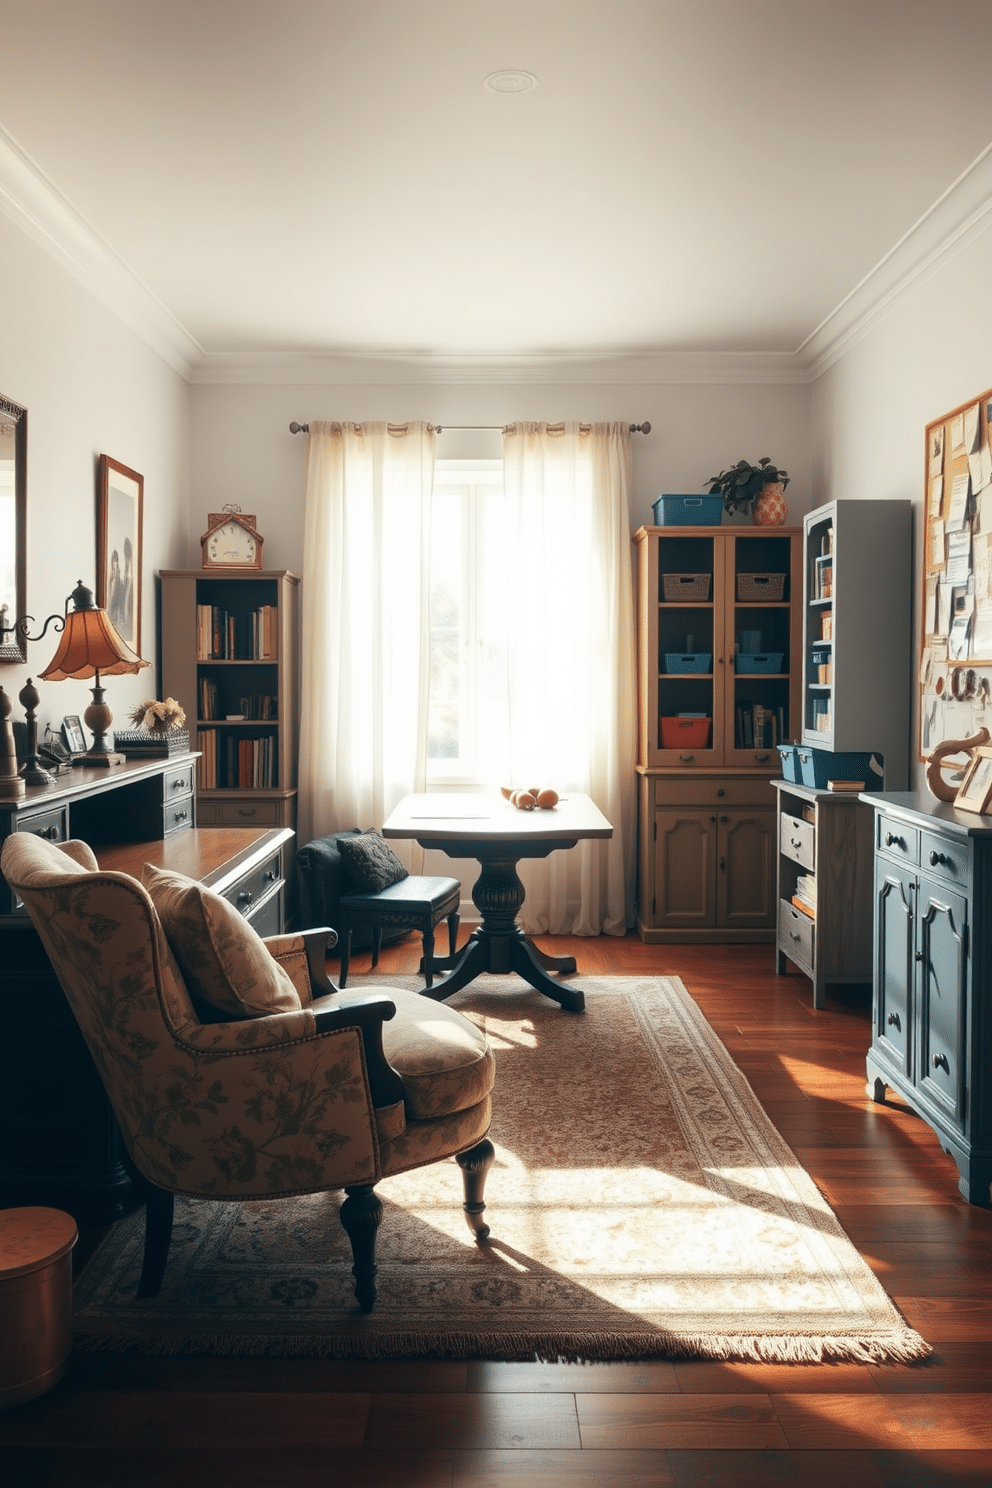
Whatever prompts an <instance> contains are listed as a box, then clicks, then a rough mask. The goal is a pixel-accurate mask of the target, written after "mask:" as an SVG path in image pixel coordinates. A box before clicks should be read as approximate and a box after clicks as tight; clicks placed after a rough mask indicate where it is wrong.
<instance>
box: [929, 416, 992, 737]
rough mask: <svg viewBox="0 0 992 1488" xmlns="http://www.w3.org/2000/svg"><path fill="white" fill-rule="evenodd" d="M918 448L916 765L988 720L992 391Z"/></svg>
mask: <svg viewBox="0 0 992 1488" xmlns="http://www.w3.org/2000/svg"><path fill="white" fill-rule="evenodd" d="M925 439H926V443H925V449H926V475H925V482H924V533H923V543H922V558H923V574H922V584H921V594H922V606H923V616H922V619H923V643H922V646H921V651H920V667H919V687H920V712H919V719H920V737H919V746H920V750H921V756H920V757H921V758H926V757H927V755H928V754H930V753H931V752H932V750H933V749H935V748H936V747H937V745H938V744H940V743H942V742H943V741H944V740H945V739H956V738H967V737H970V735H971V734H972V733H975V732H977V729H978V727H980V726H981V725H982V722H983V721H985V719H986V717H987V718H988V719H989V720H992V389H989V390H988V391H986V392H984V393H982V394H980V395H979V396H978V397H977V398H975V399H973V400H972V401H971V402H970V403H968V404H965V405H962V406H961V407H960V408H956V409H952V410H951V412H950V413H947V414H944V415H943V416H942V417H941V418H939V419H934V420H933V421H932V422H931V423H929V424H928V425H927V428H926V435H925ZM989 726H990V727H992V722H990V724H989Z"/></svg>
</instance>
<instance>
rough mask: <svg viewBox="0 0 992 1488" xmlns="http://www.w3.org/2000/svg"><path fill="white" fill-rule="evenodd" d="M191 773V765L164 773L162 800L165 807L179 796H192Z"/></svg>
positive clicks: (181, 766)
mask: <svg viewBox="0 0 992 1488" xmlns="http://www.w3.org/2000/svg"><path fill="white" fill-rule="evenodd" d="M193 773H194V772H193V766H192V765H179V766H177V768H176V769H175V770H168V771H167V772H166V774H165V777H164V779H163V781H162V800H163V801H164V802H165V804H166V806H168V804H169V802H170V801H175V800H178V799H179V797H180V796H191V795H192V794H193Z"/></svg>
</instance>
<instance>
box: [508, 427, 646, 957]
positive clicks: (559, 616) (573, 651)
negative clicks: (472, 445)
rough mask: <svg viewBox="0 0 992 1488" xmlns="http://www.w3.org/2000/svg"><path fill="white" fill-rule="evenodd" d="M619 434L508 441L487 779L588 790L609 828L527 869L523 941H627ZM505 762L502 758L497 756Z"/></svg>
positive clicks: (626, 554) (622, 458)
mask: <svg viewBox="0 0 992 1488" xmlns="http://www.w3.org/2000/svg"><path fill="white" fill-rule="evenodd" d="M630 467H631V462H630V431H629V427H628V426H627V425H626V424H613V423H610V424H606V423H604V424H592V425H579V424H574V423H569V424H558V425H548V424H516V425H512V426H510V427H509V428H508V429H507V430H506V431H505V433H504V440H503V474H504V483H505V496H504V501H503V502H502V503H501V505H502V511H503V523H504V531H503V541H502V542H501V543H500V544H499V547H500V548H501V549H502V551H503V552H504V553H505V554H506V555H507V561H506V562H505V563H502V564H500V565H499V568H500V572H499V573H494V572H488V573H487V578H486V582H487V584H488V585H491V586H493V595H491V596H490V602H492V599H493V596H494V595H498V596H499V607H500V608H502V611H503V613H504V615H505V616H506V617H508V620H509V631H508V634H507V649H506V654H507V666H506V678H505V687H506V693H505V705H504V706H503V707H502V708H501V709H500V710H499V712H500V713H502V717H499V716H498V715H497V714H496V713H495V712H494V716H493V718H492V719H491V721H490V727H489V729H488V731H487V732H488V737H489V739H490V741H491V744H490V747H491V751H492V758H491V764H490V770H492V771H494V772H496V773H495V774H494V778H497V779H499V780H500V781H502V782H503V783H505V784H512V785H519V786H527V785H551V786H553V787H554V788H555V789H556V790H557V791H558V792H559V794H562V795H564V794H567V792H568V791H569V790H574V791H583V792H585V793H586V794H588V795H589V796H591V797H592V799H593V800H594V801H595V802H596V804H597V805H598V806H599V808H600V810H601V811H603V812H604V814H605V815H606V816H607V817H608V818H609V820H610V821H611V822H612V824H613V829H614V830H613V838H612V840H610V841H609V842H580V843H579V844H578V845H577V846H576V847H574V848H572V849H571V850H569V851H562V852H556V853H553V854H552V855H551V856H550V857H549V858H545V859H540V860H537V861H529V862H522V863H521V864H520V865H519V867H518V870H517V871H518V872H519V874H520V877H521V879H522V881H523V883H524V886H525V888H526V893H527V897H526V901H525V903H524V907H523V912H522V923H523V926H524V929H526V930H528V931H530V932H531V933H535V934H536V933H542V932H550V933H551V934H573V935H596V934H599V933H600V932H605V933H606V934H610V935H622V934H623V933H624V931H625V929H626V927H627V926H628V925H629V924H631V923H632V922H633V888H634V862H635V836H636V806H635V772H634V765H635V760H636V753H635V750H636V697H635V676H634V631H633V624H634V618H633V617H634V611H633V598H632V580H631V559H630V515H629V511H630V499H629V491H630ZM500 756H501V758H500Z"/></svg>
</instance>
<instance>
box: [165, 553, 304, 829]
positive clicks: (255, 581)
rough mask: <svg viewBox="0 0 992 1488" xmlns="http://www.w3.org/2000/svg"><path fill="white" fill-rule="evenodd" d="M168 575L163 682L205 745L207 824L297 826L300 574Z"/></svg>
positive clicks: (200, 795) (201, 794) (201, 783)
mask: <svg viewBox="0 0 992 1488" xmlns="http://www.w3.org/2000/svg"><path fill="white" fill-rule="evenodd" d="M160 578H161V595H160V599H161V626H160V635H161V638H162V687H163V691H164V693H165V695H166V696H170V697H174V698H176V699H178V701H179V702H180V703H182V705H183V707H184V708H185V709H186V714H187V720H188V723H189V725H190V745H191V747H192V748H194V749H197V750H199V751H201V757H200V760H199V763H198V769H197V790H196V796H197V821H198V822H199V824H200V825H201V826H208V827H209V826H252V827H292V828H293V829H294V830H295V827H296V781H297V775H296V770H297V749H298V728H299V723H298V719H299V704H298V680H297V679H298V668H299V602H298V601H299V580H298V579H297V577H296V575H295V574H292V573H290V572H289V571H288V570H268V571H267V570H260V571H254V570H253V571H250V572H245V573H218V572H204V571H203V570H199V569H198V570H195V571H187V570H173V569H167V570H163V571H162V573H161V575H160ZM263 616H264V617H265V618H263ZM240 713H243V714H246V715H247V716H245V717H244V718H232V717H229V715H231V714H240ZM194 720H195V722H194Z"/></svg>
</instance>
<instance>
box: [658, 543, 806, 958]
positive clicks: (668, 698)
mask: <svg viewBox="0 0 992 1488" xmlns="http://www.w3.org/2000/svg"><path fill="white" fill-rule="evenodd" d="M634 543H635V548H636V559H637V595H638V598H637V603H638V774H639V785H638V795H639V807H638V826H639V855H638V914H637V927H638V933H639V935H640V936H641V939H642V940H644V941H647V942H651V943H660V942H663V941H682V942H691V941H725V942H735V941H737V942H746V941H771V940H773V939H774V938H775V924H776V900H775V864H776V842H777V838H776V824H775V795H774V792H773V790H772V788H771V779H772V777H773V776H775V775H777V774H778V771H779V767H780V766H779V755H778V753H777V751H776V748H775V745H776V744H777V743H780V742H785V741H787V740H789V739H792V738H793V737H794V736H795V733H796V731H797V730H798V727H799V723H798V720H799V711H800V666H799V658H800V637H801V613H800V609H801V605H800V596H801V593H802V534H801V532H800V529H798V528H790V527H776V528H767V527H754V528H752V527H642V528H640V529H639V531H638V532H637V533H635V535H634ZM692 714H696V715H701V717H699V718H688V719H682V718H679V715H692ZM663 720H666V722H663ZM672 720H677V722H675V723H674V724H673V722H672ZM673 728H674V730H675V738H674V739H673V738H672V736H671V734H670V733H669V730H671V729H673ZM756 728H757V730H758V732H757V735H756V733H755V730H756ZM683 732H684V733H685V735H686V736H687V738H686V742H684V743H683V742H681V740H680V738H679V735H680V734H682V733H683ZM693 735H695V736H696V737H695V738H693Z"/></svg>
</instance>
